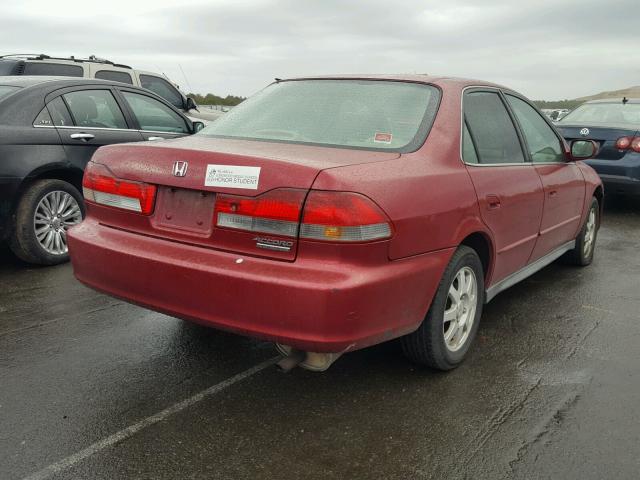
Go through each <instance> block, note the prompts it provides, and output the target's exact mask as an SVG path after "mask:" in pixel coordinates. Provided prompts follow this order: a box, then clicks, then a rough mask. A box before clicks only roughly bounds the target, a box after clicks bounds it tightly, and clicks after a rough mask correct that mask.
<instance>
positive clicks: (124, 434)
mask: <svg viewBox="0 0 640 480" xmlns="http://www.w3.org/2000/svg"><path fill="white" fill-rule="evenodd" d="M279 359H280V357H274V358H271V359H269V360H266V361H264V362H262V363H260V364H258V365H256V366H254V367H251V368H250V369H248V370H245V371H244V372H241V373H238V374H237V375H234V376H233V377H231V378H228V379H226V380H223V381H222V382H220V383H217V384H216V385H213V386H212V387H209V388H207V389H206V390H203V391H202V392H200V393H196V394H195V395H194V396H192V397H189V398H187V399H186V400H183V401H181V402H178V403H176V404H174V405H172V406H170V407H168V408H166V409H164V410H162V411H160V412H158V413H156V414H154V415H151V416H150V417H147V418H143V419H142V420H140V421H139V422H136V423H134V424H133V425H130V426H128V427H127V428H124V429H122V430H120V431H119V432H116V433H114V434H113V435H109V436H108V437H106V438H103V439H102V440H99V441H97V442H96V443H94V444H92V445H90V446H88V447H87V448H85V449H84V450H80V451H79V452H77V453H74V454H73V455H70V456H68V457H67V458H63V459H62V460H60V461H58V462H56V463H53V464H51V465H49V466H48V467H45V468H43V469H42V470H40V471H38V472H35V473H33V474H31V475H29V476H27V477H24V478H23V480H45V479H47V478H49V477H51V476H52V475H55V474H57V473H60V472H62V471H63V470H66V469H68V468H70V467H73V466H74V465H75V464H77V463H79V462H81V461H82V460H84V459H85V458H88V457H90V456H91V455H93V454H95V453H98V452H100V451H101V450H104V449H105V448H109V447H111V446H113V445H115V444H116V443H118V442H121V441H122V440H126V439H127V438H129V437H131V436H133V435H135V434H136V433H138V432H139V431H140V430H142V429H144V428H147V427H149V426H151V425H154V424H156V423H158V422H161V421H162V420H164V419H166V418H167V417H170V416H171V415H173V414H174V413H178V412H180V411H182V410H184V409H185V408H188V407H190V406H191V405H194V404H196V403H198V402H200V401H202V400H204V399H205V398H206V397H209V396H211V395H215V394H216V393H218V392H221V391H222V390H224V389H225V388H228V387H230V386H231V385H233V384H234V383H237V382H240V381H242V380H244V379H245V378H248V377H250V376H252V375H254V374H256V373H258V372H260V371H261V370H264V369H265V368H267V367H269V366H271V365H273V364H274V363H276V362H277V361H278V360H279Z"/></svg>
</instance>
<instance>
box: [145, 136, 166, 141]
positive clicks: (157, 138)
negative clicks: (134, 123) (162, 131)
mask: <svg viewBox="0 0 640 480" xmlns="http://www.w3.org/2000/svg"><path fill="white" fill-rule="evenodd" d="M147 140H150V141H152V142H153V141H155V140H164V137H149V138H147Z"/></svg>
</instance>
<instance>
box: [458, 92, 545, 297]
mask: <svg viewBox="0 0 640 480" xmlns="http://www.w3.org/2000/svg"><path fill="white" fill-rule="evenodd" d="M463 104H464V119H465V124H464V126H463V158H464V161H465V163H466V164H467V170H468V171H469V175H470V176H471V180H472V181H473V185H474V187H475V189H476V194H477V196H478V203H479V206H480V212H481V215H482V219H483V220H484V222H485V224H486V225H487V226H488V227H489V229H490V230H491V232H492V233H493V237H494V241H495V244H496V245H495V247H496V252H497V254H496V261H495V267H494V272H493V278H492V280H493V281H492V284H495V283H496V282H497V281H500V280H502V279H504V278H505V277H507V276H509V275H510V274H512V273H514V272H516V271H517V270H519V269H521V268H523V267H524V266H525V265H526V264H527V263H528V261H529V258H530V257H531V254H532V252H533V249H534V247H535V244H536V240H537V238H538V231H539V228H540V222H541V220H542V207H543V202H544V194H543V191H542V183H541V182H540V177H539V176H538V173H537V172H536V170H535V168H534V167H533V165H532V164H531V162H529V161H528V160H527V158H526V156H525V154H524V152H523V148H522V142H521V139H520V137H519V135H518V132H517V130H516V127H515V125H514V122H513V119H512V117H511V114H510V112H509V111H508V109H507V107H506V106H505V104H504V102H503V99H502V96H501V94H500V92H499V91H498V90H496V89H484V88H483V89H472V90H467V91H466V92H465V94H464V100H463Z"/></svg>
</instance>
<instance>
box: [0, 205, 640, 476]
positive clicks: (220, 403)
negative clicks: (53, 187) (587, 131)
mask: <svg viewBox="0 0 640 480" xmlns="http://www.w3.org/2000/svg"><path fill="white" fill-rule="evenodd" d="M0 251H1V253H0V479H2V480H5V479H7V480H8V479H23V478H29V479H32V480H34V479H48V478H54V479H120V478H127V479H128V478H132V479H203V478H215V479H218V478H220V479H245V478H247V479H262V478H265V479H271V478H274V479H275V478H277V479H315V478H339V479H342V478H344V479H369V478H371V479H396V478H397V479H413V478H416V479H442V478H454V479H455V478H469V479H484V478H487V479H501V478H513V479H546V478H553V479H602V478H616V479H636V478H639V477H640V274H639V272H640V201H639V202H635V203H632V202H629V201H616V202H615V203H611V204H610V205H609V206H608V207H607V209H606V214H605V219H604V224H603V227H602V229H601V230H600V234H599V238H598V247H597V250H596V258H595V261H594V264H593V265H592V266H590V267H588V268H584V269H579V268H575V267H569V266H565V265H562V264H554V265H551V266H550V267H548V268H546V269H544V270H543V271H541V272H539V273H538V274H536V275H534V276H533V277H531V278H529V279H528V280H526V281H524V282H523V283H521V284H519V285H517V286H515V287H513V288H511V289H510V290H508V291H507V292H505V293H502V294H500V295H499V296H498V297H496V299H495V300H494V301H492V302H491V303H490V304H489V305H488V306H487V307H486V309H485V313H484V316H483V320H482V324H481V326H480V331H479V337H478V339H477V340H476V343H475V346H474V347H472V350H471V352H470V356H469V358H468V361H467V362H466V363H465V364H463V365H462V366H461V367H460V368H458V369H457V370H455V371H453V372H450V373H446V374H443V373H435V372H431V371H428V370H424V369H420V368H416V367H414V366H412V365H411V364H410V363H408V362H407V361H406V360H404V358H403V357H402V355H401V353H400V350H399V347H398V345H397V343H395V342H392V343H388V344H384V345H380V346H377V347H373V348H369V349H366V350H363V351H359V352H355V353H351V354H348V355H345V356H343V357H342V358H341V359H339V360H338V361H337V362H336V363H335V364H334V366H332V367H331V369H330V370H329V371H327V372H325V373H322V374H317V373H310V372H306V371H304V370H299V369H298V370H294V371H293V372H291V373H290V374H282V373H280V372H278V371H277V370H276V369H275V367H273V366H272V365H270V364H269V363H266V364H265V363H263V362H265V361H268V360H269V359H271V358H273V357H274V350H273V348H272V346H271V345H270V344H268V343H263V342H258V341H254V340H249V339H245V338H242V337H238V336H234V335H230V334H226V333H221V332H218V331H215V330H210V329H207V328H204V327H200V326H196V325H192V324H189V323H185V322H183V321H180V320H177V319H174V318H170V317H167V316H164V315H161V314H158V313H154V312H150V311H147V310H144V309H142V308H138V307H134V306H131V305H128V304H126V303H123V302H120V301H118V300H115V299H112V298H110V297H107V296H104V295H101V294H98V293H96V292H93V291H92V290H89V289H87V288H85V287H83V286H82V285H80V284H79V283H78V282H76V281H75V280H74V278H73V275H72V271H71V267H70V266H69V265H63V266H58V267H53V268H33V267H29V266H26V265H24V264H21V263H19V262H18V261H17V260H14V259H13V258H12V257H11V256H10V255H9V253H8V252H7V251H6V248H0Z"/></svg>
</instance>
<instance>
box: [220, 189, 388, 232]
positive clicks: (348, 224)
mask: <svg viewBox="0 0 640 480" xmlns="http://www.w3.org/2000/svg"><path fill="white" fill-rule="evenodd" d="M305 195H306V192H305V191H304V190H297V189H276V190H271V191H270V192H267V193H264V194H262V195H259V196H257V197H240V196H235V195H218V196H217V198H216V206H215V221H216V226H218V227H223V228H231V229H236V230H243V231H248V232H259V233H268V234H274V235H282V236H285V237H296V236H297V235H298V234H299V235H300V238H308V239H313V240H324V241H330V242H367V241H371V240H381V239H384V238H389V237H390V236H391V223H390V222H389V219H388V218H387V216H386V215H385V214H384V212H383V211H382V210H381V209H380V208H379V207H378V206H377V205H376V204H375V203H373V202H372V201H371V200H369V199H368V198H367V197H365V196H364V195H360V194H357V193H351V192H333V191H316V190H312V191H311V192H309V195H308V196H307V199H306V201H305ZM303 203H304V211H303V210H302V208H303V207H302V205H303ZM301 217H302V222H300V219H301Z"/></svg>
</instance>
